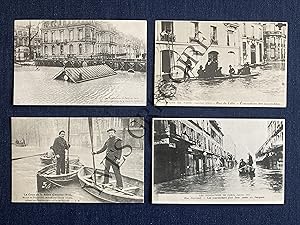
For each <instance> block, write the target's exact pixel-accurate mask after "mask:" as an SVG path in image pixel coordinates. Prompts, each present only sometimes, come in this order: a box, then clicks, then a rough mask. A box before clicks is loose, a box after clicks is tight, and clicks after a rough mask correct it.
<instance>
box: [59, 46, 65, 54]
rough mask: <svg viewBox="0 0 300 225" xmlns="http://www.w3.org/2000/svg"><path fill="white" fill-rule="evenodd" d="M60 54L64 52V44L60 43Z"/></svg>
mask: <svg viewBox="0 0 300 225" xmlns="http://www.w3.org/2000/svg"><path fill="white" fill-rule="evenodd" d="M60 54H61V55H63V54H64V45H60Z"/></svg>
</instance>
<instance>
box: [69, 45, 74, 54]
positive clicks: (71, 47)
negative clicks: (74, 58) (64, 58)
mask: <svg viewBox="0 0 300 225" xmlns="http://www.w3.org/2000/svg"><path fill="white" fill-rule="evenodd" d="M73 51H74V49H73V45H70V46H69V54H73Z"/></svg>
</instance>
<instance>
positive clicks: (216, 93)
mask: <svg viewBox="0 0 300 225" xmlns="http://www.w3.org/2000/svg"><path fill="white" fill-rule="evenodd" d="M284 69H285V65H284V63H276V64H272V65H271V64H270V65H267V66H265V67H261V68H259V67H257V68H256V69H253V71H254V70H255V71H257V72H260V73H261V74H260V75H259V76H257V77H251V78H239V79H232V80H223V81H191V82H187V83H180V84H177V85H176V86H177V92H176V95H175V99H173V100H171V101H169V104H172V102H173V103H176V101H185V102H187V103H191V102H194V103H199V102H200V103H207V104H210V103H211V104H240V103H242V104H254V103H261V104H282V103H284V102H285V91H286V74H285V70H284Z"/></svg>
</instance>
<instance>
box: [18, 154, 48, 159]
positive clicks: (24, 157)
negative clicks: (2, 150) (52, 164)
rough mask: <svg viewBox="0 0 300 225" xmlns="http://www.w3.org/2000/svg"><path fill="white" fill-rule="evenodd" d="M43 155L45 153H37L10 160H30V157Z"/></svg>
mask: <svg viewBox="0 0 300 225" xmlns="http://www.w3.org/2000/svg"><path fill="white" fill-rule="evenodd" d="M44 154H45V153H39V154H35V155H29V156H21V157H17V158H13V159H12V160H19V159H26V158H31V157H35V156H40V155H44Z"/></svg>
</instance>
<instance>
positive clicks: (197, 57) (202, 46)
mask: <svg viewBox="0 0 300 225" xmlns="http://www.w3.org/2000/svg"><path fill="white" fill-rule="evenodd" d="M238 27H239V24H237V23H218V22H216V23H211V22H197V21H190V22H188V21H157V22H156V37H155V41H156V49H155V65H156V67H155V69H156V70H155V72H156V76H158V77H159V76H160V75H161V74H163V73H170V71H171V70H178V69H179V70H180V69H181V73H183V71H182V70H183V69H182V68H184V62H185V61H186V58H187V56H190V57H191V59H192V63H193V70H192V72H193V73H194V74H197V70H198V69H199V67H200V66H203V67H204V66H205V64H206V63H207V61H208V59H209V58H211V59H217V61H218V67H222V72H223V73H228V70H229V65H233V66H234V67H236V66H238V65H240V51H239V49H240V46H239V39H238V38H239V33H238ZM178 65H179V66H178ZM180 67H181V68H180Z"/></svg>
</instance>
